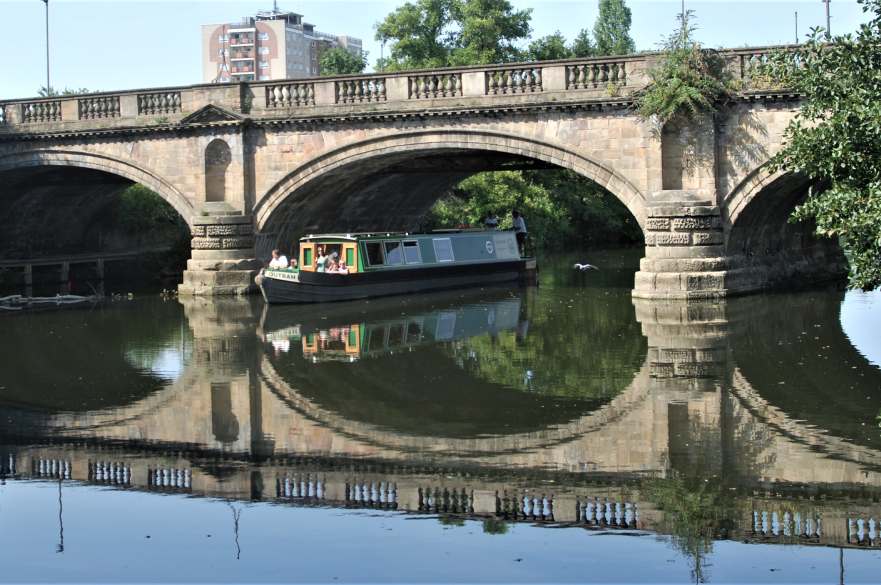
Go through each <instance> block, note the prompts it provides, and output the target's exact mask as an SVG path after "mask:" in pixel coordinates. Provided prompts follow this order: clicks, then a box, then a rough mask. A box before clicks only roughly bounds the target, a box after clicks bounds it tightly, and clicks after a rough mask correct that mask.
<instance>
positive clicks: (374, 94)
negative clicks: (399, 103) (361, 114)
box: [335, 77, 387, 104]
mask: <svg viewBox="0 0 881 585" xmlns="http://www.w3.org/2000/svg"><path fill="white" fill-rule="evenodd" d="M335 84H336V103H338V104H358V103H364V102H383V101H385V100H386V98H387V96H386V80H385V78H384V77H363V78H359V79H340V80H338V81H336V82H335Z"/></svg>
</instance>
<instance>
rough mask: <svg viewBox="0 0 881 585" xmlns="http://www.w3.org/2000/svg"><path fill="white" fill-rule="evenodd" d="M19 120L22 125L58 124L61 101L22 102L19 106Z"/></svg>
mask: <svg viewBox="0 0 881 585" xmlns="http://www.w3.org/2000/svg"><path fill="white" fill-rule="evenodd" d="M21 120H22V122H24V123H26V124H27V123H33V122H60V121H61V120H62V112H61V100H48V101H39V102H24V103H23V104H21Z"/></svg>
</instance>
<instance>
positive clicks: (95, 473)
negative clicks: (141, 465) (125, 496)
mask: <svg viewBox="0 0 881 585" xmlns="http://www.w3.org/2000/svg"><path fill="white" fill-rule="evenodd" d="M89 481H90V482H92V483H100V484H104V485H114V486H123V487H125V486H130V485H131V484H132V468H131V465H127V464H125V463H121V462H118V461H94V462H93V461H89Z"/></svg>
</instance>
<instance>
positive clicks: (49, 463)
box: [31, 458, 71, 479]
mask: <svg viewBox="0 0 881 585" xmlns="http://www.w3.org/2000/svg"><path fill="white" fill-rule="evenodd" d="M31 465H32V467H31V476H32V477H39V478H42V479H70V470H71V464H70V461H69V460H67V459H43V458H35V459H34V460H33V461H32V462H31Z"/></svg>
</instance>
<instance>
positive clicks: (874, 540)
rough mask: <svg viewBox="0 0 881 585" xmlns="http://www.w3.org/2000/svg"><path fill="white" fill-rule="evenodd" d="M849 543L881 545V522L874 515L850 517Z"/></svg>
mask: <svg viewBox="0 0 881 585" xmlns="http://www.w3.org/2000/svg"><path fill="white" fill-rule="evenodd" d="M847 543H848V544H853V545H856V546H865V547H881V522H879V520H877V519H876V518H872V517H869V518H866V517H862V516H860V517H851V518H848V519H847Z"/></svg>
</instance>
